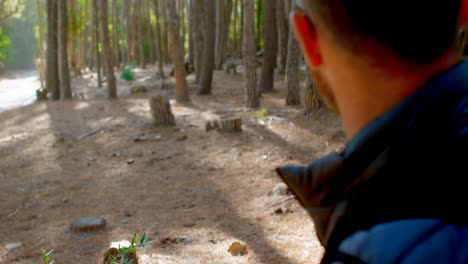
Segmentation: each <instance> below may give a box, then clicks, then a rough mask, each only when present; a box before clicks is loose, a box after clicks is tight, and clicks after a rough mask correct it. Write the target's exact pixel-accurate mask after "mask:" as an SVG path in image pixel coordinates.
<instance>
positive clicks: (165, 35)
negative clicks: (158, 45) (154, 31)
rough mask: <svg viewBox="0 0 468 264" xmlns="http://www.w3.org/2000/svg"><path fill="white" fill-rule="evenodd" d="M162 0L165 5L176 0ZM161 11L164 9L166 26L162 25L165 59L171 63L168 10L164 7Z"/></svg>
mask: <svg viewBox="0 0 468 264" xmlns="http://www.w3.org/2000/svg"><path fill="white" fill-rule="evenodd" d="M161 1H162V2H163V6H165V5H166V2H167V1H174V0H167V1H166V0H161ZM161 11H162V15H163V21H164V24H163V25H164V26H163V27H162V29H163V32H162V38H163V40H162V42H163V50H164V53H163V54H164V61H165V62H166V63H169V53H171V52H170V50H169V29H168V25H167V23H166V21H167V20H168V18H167V14H166V12H165V11H166V10H165V9H162V10H161ZM176 14H177V12H176ZM175 32H179V31H175Z"/></svg>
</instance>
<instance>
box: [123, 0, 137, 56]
mask: <svg viewBox="0 0 468 264" xmlns="http://www.w3.org/2000/svg"><path fill="white" fill-rule="evenodd" d="M124 4H125V27H126V32H125V33H126V34H127V65H130V64H132V60H133V59H134V58H135V53H134V50H133V38H132V32H133V31H132V24H133V22H132V21H133V19H132V6H131V5H130V0H124Z"/></svg>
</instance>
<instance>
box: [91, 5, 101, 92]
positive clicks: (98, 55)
mask: <svg viewBox="0 0 468 264" xmlns="http://www.w3.org/2000/svg"><path fill="white" fill-rule="evenodd" d="M98 1H99V0H93V21H94V22H93V25H94V39H95V43H94V45H95V46H94V49H95V51H96V67H97V69H96V71H97V77H98V88H101V87H102V74H101V69H102V63H101V52H100V51H99V43H100V41H99V39H100V37H99V35H100V34H99V32H100V30H99V27H100V25H99V16H98Z"/></svg>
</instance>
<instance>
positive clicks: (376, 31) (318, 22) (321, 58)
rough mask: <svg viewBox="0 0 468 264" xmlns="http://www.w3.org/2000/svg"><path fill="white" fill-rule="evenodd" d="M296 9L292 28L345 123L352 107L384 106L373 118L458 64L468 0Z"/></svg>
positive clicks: (334, 2)
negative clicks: (460, 31) (462, 14)
mask: <svg viewBox="0 0 468 264" xmlns="http://www.w3.org/2000/svg"><path fill="white" fill-rule="evenodd" d="M296 2H297V4H298V6H299V9H302V10H301V11H302V12H299V13H298V12H294V13H293V14H292V16H291V23H292V27H293V29H294V31H295V33H296V36H297V39H298V41H299V43H300V44H301V46H302V48H303V51H304V55H305V58H306V61H307V62H308V64H309V66H310V67H311V69H312V72H313V76H314V77H315V78H316V82H317V85H318V86H319V87H318V88H319V90H320V91H321V93H322V95H324V97H325V99H327V101H329V103H330V104H331V105H332V106H333V107H334V108H335V109H336V110H338V111H339V112H340V113H341V115H342V117H343V115H345V114H346V113H343V112H344V111H347V112H349V109H346V108H347V107H346V104H348V103H349V104H348V105H349V107H352V106H351V105H352V104H354V106H353V107H361V108H365V107H367V108H372V107H374V106H371V105H370V104H369V101H370V100H371V99H372V98H373V97H374V101H376V100H377V99H380V100H382V103H381V105H382V106H381V108H382V109H378V110H377V109H376V110H375V111H374V112H375V113H374V114H373V116H372V115H369V117H367V119H369V118H375V117H376V116H378V114H381V112H383V111H385V110H387V109H388V107H390V106H392V105H395V104H396V103H398V102H399V101H401V100H402V99H404V97H406V96H408V95H409V94H411V92H413V91H414V89H416V88H418V87H416V86H420V85H422V84H423V83H424V82H425V81H427V79H428V78H429V77H430V75H433V74H435V73H436V72H438V71H441V70H443V69H444V68H447V67H448V66H451V65H453V64H454V58H455V55H456V53H457V44H456V43H457V41H456V39H457V33H458V29H459V12H460V5H461V2H463V3H465V2H468V0H434V1H427V0H297V1H296ZM301 13H303V14H301ZM455 61H456V59H455ZM353 86H354V87H353ZM378 97H383V98H378ZM387 98H388V102H385V100H387ZM352 100H354V102H351V101H352ZM350 102H351V103H350ZM366 104H367V105H366ZM349 107H348V108H349ZM361 110H363V109H361ZM364 110H365V109H364ZM372 110H373V109H369V110H368V111H369V112H372ZM361 119H365V118H364V117H363V118H361ZM344 121H345V128H346V120H344ZM369 121H371V120H367V122H369ZM362 122H364V120H362V121H361V123H362ZM362 126H363V124H360V127H362ZM354 130H356V129H354ZM354 132H356V131H352V133H351V134H353V133H354Z"/></svg>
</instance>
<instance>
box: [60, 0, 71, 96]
mask: <svg viewBox="0 0 468 264" xmlns="http://www.w3.org/2000/svg"><path fill="white" fill-rule="evenodd" d="M58 13H59V24H60V26H59V27H58V29H59V32H58V33H59V34H58V37H59V52H60V55H59V70H60V89H61V95H62V98H63V99H72V91H71V85H70V70H69V68H68V30H67V29H68V14H67V13H68V10H67V1H58Z"/></svg>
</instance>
